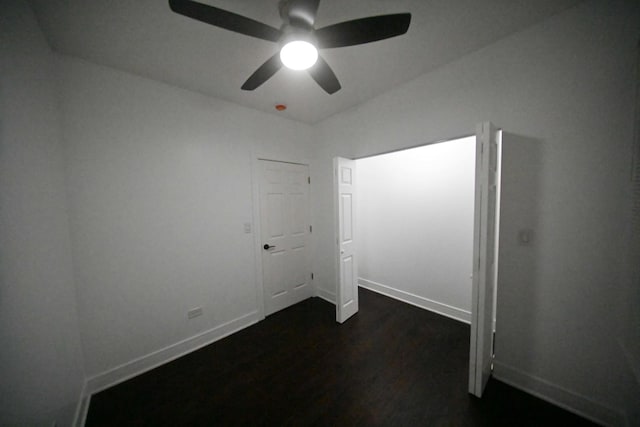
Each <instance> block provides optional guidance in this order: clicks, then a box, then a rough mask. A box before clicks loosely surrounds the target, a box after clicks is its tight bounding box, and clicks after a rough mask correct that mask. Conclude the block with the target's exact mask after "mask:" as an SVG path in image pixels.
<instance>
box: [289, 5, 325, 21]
mask: <svg viewBox="0 0 640 427" xmlns="http://www.w3.org/2000/svg"><path fill="white" fill-rule="evenodd" d="M319 4H320V0H292V1H291V2H290V3H289V5H288V8H289V14H288V15H289V22H290V23H291V24H292V25H293V26H297V27H306V28H313V24H314V23H315V22H316V14H317V13H318V6H319Z"/></svg>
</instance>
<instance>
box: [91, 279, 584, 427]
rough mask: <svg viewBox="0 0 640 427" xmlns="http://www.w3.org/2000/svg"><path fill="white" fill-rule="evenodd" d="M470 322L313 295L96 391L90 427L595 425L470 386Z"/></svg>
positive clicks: (494, 387)
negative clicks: (351, 311) (343, 310)
mask: <svg viewBox="0 0 640 427" xmlns="http://www.w3.org/2000/svg"><path fill="white" fill-rule="evenodd" d="M468 357H469V326H468V325H465V324H463V323H460V322H456V321H454V320H450V319H448V318H446V317H442V316H439V315H436V314H433V313H431V312H428V311H425V310H422V309H419V308H416V307H413V306H410V305H407V304H403V303H400V302H397V301H395V300H393V299H390V298H387V297H384V296H381V295H378V294H375V293H373V292H370V291H367V290H362V289H361V290H360V312H359V313H358V314H357V315H356V316H355V317H354V318H352V319H350V320H348V321H347V322H346V323H345V324H343V325H338V324H337V323H336V322H335V309H334V306H333V305H331V304H329V303H327V302H325V301H323V300H321V299H319V298H311V299H309V300H306V301H304V302H302V303H300V304H298V305H296V306H293V307H290V308H288V309H286V310H284V311H281V312H279V313H276V314H274V315H272V316H270V317H268V318H267V319H266V320H265V321H263V322H260V323H258V324H257V325H254V326H252V327H250V328H247V329H244V330H243V331H241V332H238V333H237V334H234V335H232V336H230V337H227V338H225V339H223V340H221V341H218V342H216V343H214V344H211V345H209V346H207V347H205V348H203V349H201V350H198V351H196V352H193V353H191V354H189V355H187V356H184V357H182V358H180V359H178V360H176V361H173V362H171V363H168V364H166V365H163V366H161V367H159V368H156V369H154V370H152V371H150V372H148V373H145V374H143V375H140V376H138V377H136V378H134V379H131V380H129V381H127V382H124V383H122V384H119V385H117V386H115V387H112V388H110V389H108V390H105V391H103V392H101V393H98V394H96V395H94V396H93V397H92V398H91V405H90V409H89V414H88V417H87V422H86V425H87V426H126V425H148V426H158V425H171V426H217V425H305V426H306V425H318V426H325V425H327V426H329V425H331V426H352V425H363V426H364V425H372V426H376V425H379V426H495V425H504V426H547V425H554V426H555V425H562V426H590V425H593V424H592V423H590V422H588V421H586V420H584V419H582V418H579V417H577V416H575V415H573V414H570V413H568V412H566V411H564V410H562V409H559V408H557V407H554V406H552V405H550V404H548V403H546V402H543V401H541V400H539V399H536V398H534V397H532V396H530V395H528V394H525V393H523V392H520V391H518V390H516V389H514V388H512V387H509V386H507V385H505V384H502V383H500V382H497V381H494V380H491V381H490V383H489V385H488V386H487V391H486V393H485V397H484V398H483V399H476V398H474V397H472V396H470V395H469V394H468V393H467V381H468Z"/></svg>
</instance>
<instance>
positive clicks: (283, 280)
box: [258, 160, 313, 316]
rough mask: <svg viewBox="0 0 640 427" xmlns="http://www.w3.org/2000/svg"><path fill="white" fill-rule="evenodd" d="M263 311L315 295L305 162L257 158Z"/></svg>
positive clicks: (273, 309)
mask: <svg viewBox="0 0 640 427" xmlns="http://www.w3.org/2000/svg"><path fill="white" fill-rule="evenodd" d="M258 175H259V176H258V186H259V206H260V209H259V211H260V250H261V252H260V253H261V255H260V258H261V261H262V262H261V264H262V288H263V304H264V314H265V316H268V315H270V314H273V313H275V312H277V311H280V310H282V309H284V308H287V307H289V306H291V305H293V304H296V303H298V302H300V301H302V300H305V299H307V298H309V297H311V296H313V287H312V285H311V265H310V257H309V250H310V249H309V234H310V232H311V228H310V224H311V221H310V210H309V186H310V179H309V166H308V165H306V164H298V163H286V162H279V161H273V160H258Z"/></svg>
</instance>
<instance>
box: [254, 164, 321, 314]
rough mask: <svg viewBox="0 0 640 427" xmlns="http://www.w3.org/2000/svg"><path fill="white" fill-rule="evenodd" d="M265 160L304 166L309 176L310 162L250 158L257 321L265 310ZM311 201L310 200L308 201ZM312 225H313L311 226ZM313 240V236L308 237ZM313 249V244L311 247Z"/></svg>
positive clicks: (308, 254) (310, 217) (310, 218)
mask: <svg viewBox="0 0 640 427" xmlns="http://www.w3.org/2000/svg"><path fill="white" fill-rule="evenodd" d="M261 160H267V161H271V162H281V163H294V164H298V165H305V166H307V167H308V168H309V174H311V162H309V160H307V159H299V158H286V157H284V156H278V155H266V154H261V153H258V154H256V153H254V154H253V155H252V156H251V192H252V199H253V218H252V225H253V230H252V233H253V258H254V265H255V276H256V280H255V290H256V309H257V317H258V320H263V319H264V318H265V317H266V316H265V308H264V281H263V276H262V273H263V269H262V251H263V250H264V249H263V248H262V226H261V222H260V218H261V215H260V214H261V211H260V182H261V181H260V180H261V176H262V170H261V168H260V161H261ZM309 194H311V187H310V188H309ZM310 200H311V199H310ZM309 220H310V221H312V220H313V218H312V216H311V215H310V216H309ZM311 225H313V224H311ZM310 238H311V239H313V236H310ZM311 246H312V247H313V244H312V245H311ZM307 256H308V257H311V254H310V252H307ZM311 286H312V287H313V294H314V295H315V294H316V289H315V284H314V283H313V280H312V281H311Z"/></svg>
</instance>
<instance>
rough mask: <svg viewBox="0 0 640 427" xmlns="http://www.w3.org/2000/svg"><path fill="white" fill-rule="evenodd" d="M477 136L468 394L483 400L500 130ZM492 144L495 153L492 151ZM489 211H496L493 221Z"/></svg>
mask: <svg viewBox="0 0 640 427" xmlns="http://www.w3.org/2000/svg"><path fill="white" fill-rule="evenodd" d="M476 135H477V136H476V173H475V184H474V185H475V200H474V214H473V215H474V226H473V234H474V236H473V270H472V271H473V280H472V290H471V334H470V340H469V341H470V342H469V393H471V394H473V395H474V396H476V397H482V394H483V392H484V387H485V386H486V384H487V382H488V381H489V378H490V377H491V375H492V371H493V339H494V336H493V334H494V331H495V324H494V312H495V303H496V298H495V296H496V295H495V293H496V290H497V288H496V282H497V274H498V257H497V253H498V245H499V241H498V236H499V233H500V231H499V229H498V227H499V223H500V222H499V217H500V193H499V191H500V183H499V180H500V150H501V143H502V141H501V139H502V130H501V129H498V128H496V127H495V126H494V125H493V124H492V123H491V122H484V123H479V124H478V126H477V132H476ZM493 141H495V152H493V151H491V145H492V142H493ZM494 154H495V156H494ZM492 170H495V173H492ZM492 188H493V191H494V192H495V193H493V194H494V196H495V198H494V200H493V201H492V200H491V197H490V194H491V192H492V190H491V189H492ZM492 209H495V212H493V214H494V215H493V218H491V215H490V213H491V210H492Z"/></svg>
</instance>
